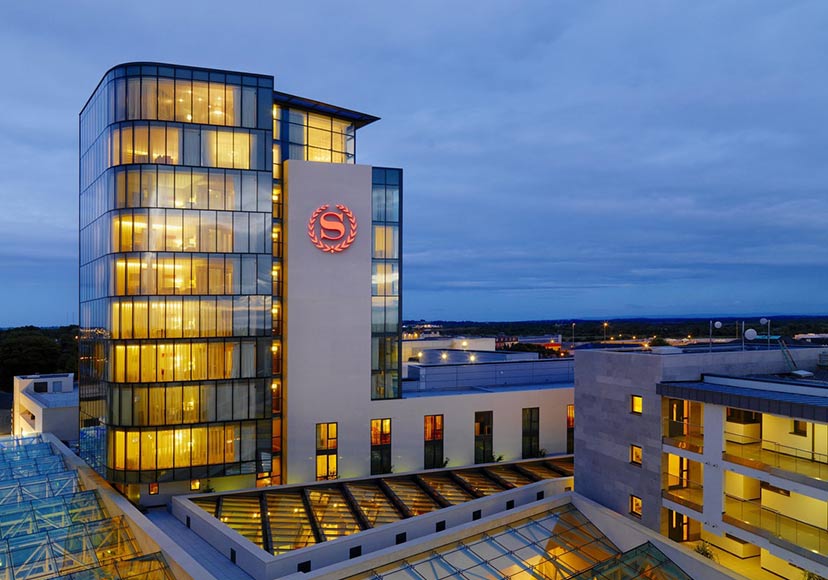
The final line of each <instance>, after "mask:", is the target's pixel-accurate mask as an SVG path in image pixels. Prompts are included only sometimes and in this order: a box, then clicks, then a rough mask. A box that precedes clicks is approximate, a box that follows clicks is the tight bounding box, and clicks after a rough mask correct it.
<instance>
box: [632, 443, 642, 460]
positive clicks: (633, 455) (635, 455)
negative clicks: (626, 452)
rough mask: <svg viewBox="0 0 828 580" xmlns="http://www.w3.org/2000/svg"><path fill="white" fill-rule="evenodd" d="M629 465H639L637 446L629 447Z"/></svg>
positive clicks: (639, 449) (639, 454)
mask: <svg viewBox="0 0 828 580" xmlns="http://www.w3.org/2000/svg"><path fill="white" fill-rule="evenodd" d="M630 463H632V464H633V465H641V447H639V446H638V445H630Z"/></svg>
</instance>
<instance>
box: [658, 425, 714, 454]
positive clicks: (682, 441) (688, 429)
mask: <svg viewBox="0 0 828 580" xmlns="http://www.w3.org/2000/svg"><path fill="white" fill-rule="evenodd" d="M662 428H663V431H662V438H661V441H662V443H664V444H665V445H672V446H673V447H678V448H679V449H687V450H688V451H692V452H694V453H702V451H704V426H703V425H694V424H692V423H687V422H684V421H673V420H670V419H664V421H663V424H662Z"/></svg>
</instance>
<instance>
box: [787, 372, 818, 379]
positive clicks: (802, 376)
mask: <svg viewBox="0 0 828 580" xmlns="http://www.w3.org/2000/svg"><path fill="white" fill-rule="evenodd" d="M791 376H792V377H796V378H797V379H810V378H812V377H813V376H814V373H812V372H811V371H791Z"/></svg>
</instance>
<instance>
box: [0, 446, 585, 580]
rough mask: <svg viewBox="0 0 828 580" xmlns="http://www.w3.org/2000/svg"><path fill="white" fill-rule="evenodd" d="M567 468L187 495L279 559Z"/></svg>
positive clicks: (541, 463)
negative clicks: (282, 556)
mask: <svg viewBox="0 0 828 580" xmlns="http://www.w3.org/2000/svg"><path fill="white" fill-rule="evenodd" d="M571 466H572V460H571V458H566V459H555V460H546V459H541V460H536V461H530V462H525V461H524V462H516V463H509V464H506V463H504V464H498V465H493V466H485V467H468V468H463V469H443V470H432V471H427V472H424V473H421V474H418V475H388V476H385V477H374V478H370V479H364V480H359V481H344V482H337V481H325V482H318V483H313V484H307V485H304V486H292V487H289V488H283V487H278V486H276V487H269V488H263V489H262V490H257V491H252V492H251V491H247V492H222V493H216V494H210V495H201V496H191V497H189V498H187V499H188V500H189V501H191V502H193V503H194V504H195V505H197V506H199V507H200V508H201V509H203V510H204V511H206V512H207V513H209V514H210V515H212V516H213V517H215V518H217V519H218V520H220V521H221V522H222V523H224V524H225V525H227V526H228V527H230V528H232V529H234V530H236V531H237V532H239V533H240V534H241V535H242V536H244V537H246V538H247V539H249V540H250V541H252V542H253V543H254V544H256V545H257V546H259V547H260V548H262V549H263V550H266V551H268V552H270V553H272V554H274V555H277V556H278V555H279V554H283V553H285V552H289V551H291V550H296V549H300V548H304V547H306V546H310V545H312V544H317V543H320V542H325V541H328V540H335V539H336V538H340V537H342V536H347V535H350V534H355V533H357V532H360V531H362V530H366V529H370V528H374V527H378V526H382V525H385V524H389V523H393V522H396V521H399V520H401V519H405V518H410V517H414V516H418V515H421V514H426V513H429V512H432V511H435V510H439V509H442V508H445V507H449V506H452V505H457V504H460V503H464V502H467V501H470V500H473V499H477V498H479V497H484V496H487V495H491V494H493V493H498V492H501V491H506V490H508V489H513V488H515V487H520V486H522V485H527V484H529V483H534V482H535V481H540V480H543V479H550V478H557V477H563V476H564V475H566V474H568V473H571ZM263 514H264V517H263ZM0 580H2V579H0Z"/></svg>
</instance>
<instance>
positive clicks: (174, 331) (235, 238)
mask: <svg viewBox="0 0 828 580" xmlns="http://www.w3.org/2000/svg"><path fill="white" fill-rule="evenodd" d="M272 107H273V78H272V77H267V76H260V75H246V74H236V73H226V72H219V71H210V70H203V69H193V68H184V67H168V66H158V65H124V66H119V67H116V68H114V69H112V70H110V71H109V72H108V73H107V74H106V76H105V77H104V78H103V80H102V81H101V83H100V84H99V85H98V87H97V89H96V90H95V93H94V94H93V95H92V97H91V98H90V100H89V102H88V103H87V105H86V107H85V108H84V110H83V112H82V113H81V117H80V148H81V157H80V189H81V192H80V227H81V236H80V299H81V340H80V355H81V367H80V373H79V374H80V400H81V411H80V412H81V441H80V447H81V456H82V457H83V458H84V459H85V460H86V461H88V462H89V463H90V465H92V466H94V467H95V468H96V469H97V470H98V471H99V472H101V473H102V474H103V475H105V477H106V478H107V479H109V480H110V481H113V482H116V483H126V484H129V483H151V482H164V481H173V480H190V479H200V478H207V477H221V476H226V475H239V474H257V473H258V474H263V475H264V474H267V475H269V474H270V473H271V471H272V470H273V469H272V465H273V461H272V452H273V440H272V439H273V426H272V424H273V412H274V409H277V408H278V405H274V403H273V400H272V395H271V393H272V392H274V389H273V388H272V386H273V385H275V384H276V383H277V382H278V380H277V379H274V378H273V377H274V375H273V367H274V355H275V350H274V347H275V346H276V345H278V340H275V341H274V338H273V323H272V316H273V315H272V313H273V312H274V311H276V309H277V308H276V307H275V306H274V304H278V297H277V298H276V301H274V297H273V295H274V292H273V290H274V272H276V271H277V270H278V267H274V259H273V245H272V240H273V237H274V235H275V233H274V231H273V211H274V187H273V177H272V168H273V160H272V157H271V156H272V142H273V134H272V131H273V124H272ZM277 463H278V462H277Z"/></svg>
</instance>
